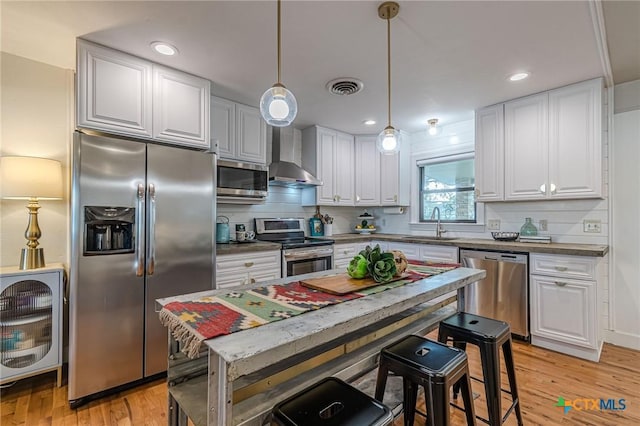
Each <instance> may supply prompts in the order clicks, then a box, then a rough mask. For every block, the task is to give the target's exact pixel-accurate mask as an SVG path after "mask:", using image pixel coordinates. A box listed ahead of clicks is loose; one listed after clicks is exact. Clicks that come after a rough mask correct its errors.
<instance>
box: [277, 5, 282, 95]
mask: <svg viewBox="0 0 640 426" xmlns="http://www.w3.org/2000/svg"><path fill="white" fill-rule="evenodd" d="M278 84H282V83H280V0H278Z"/></svg>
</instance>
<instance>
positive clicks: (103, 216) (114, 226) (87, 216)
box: [84, 206, 135, 256]
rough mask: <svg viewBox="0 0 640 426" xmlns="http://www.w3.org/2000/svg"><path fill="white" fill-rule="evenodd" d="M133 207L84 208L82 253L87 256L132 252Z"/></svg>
mask: <svg viewBox="0 0 640 426" xmlns="http://www.w3.org/2000/svg"><path fill="white" fill-rule="evenodd" d="M134 218H135V209H134V208H132V207H99V206H86V207H85V208H84V223H85V232H84V254H85V255H88V256H93V255H105V254H116V253H132V252H133V251H134V249H135V247H134V238H133V231H134V228H133V227H134V225H135V219H134Z"/></svg>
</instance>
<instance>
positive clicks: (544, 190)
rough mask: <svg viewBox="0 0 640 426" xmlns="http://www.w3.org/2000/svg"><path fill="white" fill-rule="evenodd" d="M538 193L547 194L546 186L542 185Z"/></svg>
mask: <svg viewBox="0 0 640 426" xmlns="http://www.w3.org/2000/svg"><path fill="white" fill-rule="evenodd" d="M540 192H542V193H543V194H546V193H547V185H546V184H544V183H543V184H542V185H540Z"/></svg>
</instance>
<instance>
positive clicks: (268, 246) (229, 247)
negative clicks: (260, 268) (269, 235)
mask: <svg viewBox="0 0 640 426" xmlns="http://www.w3.org/2000/svg"><path fill="white" fill-rule="evenodd" d="M281 247H282V246H281V245H280V244H278V243H270V242H268V241H257V240H251V241H250V242H245V243H238V242H235V241H231V242H229V243H225V244H222V243H217V244H216V255H220V254H238V253H251V252H256V251H270V250H280V248H281Z"/></svg>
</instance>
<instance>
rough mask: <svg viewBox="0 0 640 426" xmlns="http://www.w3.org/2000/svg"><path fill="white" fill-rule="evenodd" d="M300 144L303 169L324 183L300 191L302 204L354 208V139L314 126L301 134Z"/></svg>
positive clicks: (344, 134)
mask: <svg viewBox="0 0 640 426" xmlns="http://www.w3.org/2000/svg"><path fill="white" fill-rule="evenodd" d="M302 144H303V146H304V147H305V149H304V150H303V153H302V168H304V169H306V170H308V171H309V172H310V173H311V174H313V175H314V176H315V177H317V178H318V179H320V180H322V181H323V185H322V186H319V187H316V188H308V189H305V190H304V191H303V205H321V206H353V205H354V204H355V197H354V178H355V173H354V138H353V136H351V135H348V134H346V133H342V132H338V131H335V130H331V129H325V128H323V127H319V126H313V127H309V128H307V129H304V130H303V131H302Z"/></svg>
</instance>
